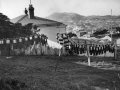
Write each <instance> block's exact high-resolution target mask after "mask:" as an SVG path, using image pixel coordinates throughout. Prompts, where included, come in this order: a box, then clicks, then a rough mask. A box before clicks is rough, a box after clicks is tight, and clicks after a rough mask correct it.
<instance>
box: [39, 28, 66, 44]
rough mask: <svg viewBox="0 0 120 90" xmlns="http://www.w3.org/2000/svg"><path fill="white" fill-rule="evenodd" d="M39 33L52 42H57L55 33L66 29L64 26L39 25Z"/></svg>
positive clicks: (63, 31)
mask: <svg viewBox="0 0 120 90" xmlns="http://www.w3.org/2000/svg"><path fill="white" fill-rule="evenodd" d="M40 29H41V30H40V34H45V35H46V36H47V37H48V39H49V40H52V41H54V42H57V39H56V35H57V33H59V32H60V33H65V32H66V29H65V27H60V28H57V27H41V28H40Z"/></svg>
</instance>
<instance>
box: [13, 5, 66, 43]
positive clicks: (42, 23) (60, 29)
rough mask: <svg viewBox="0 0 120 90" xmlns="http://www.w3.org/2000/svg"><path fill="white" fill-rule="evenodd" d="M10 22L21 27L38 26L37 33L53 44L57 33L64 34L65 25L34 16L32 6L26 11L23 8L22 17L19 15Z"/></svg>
mask: <svg viewBox="0 0 120 90" xmlns="http://www.w3.org/2000/svg"><path fill="white" fill-rule="evenodd" d="M28 12H29V14H28ZM11 22H13V23H21V24H22V25H26V24H28V23H33V24H34V25H36V26H38V28H40V32H39V33H40V34H44V35H46V36H47V37H48V39H49V40H52V41H54V42H57V40H56V35H57V33H66V25H65V24H63V23H61V22H57V21H54V20H50V19H46V18H41V17H37V16H35V15H34V7H33V6H32V4H30V5H29V8H28V11H27V9H26V8H25V14H24V15H20V16H18V17H16V18H13V19H11Z"/></svg>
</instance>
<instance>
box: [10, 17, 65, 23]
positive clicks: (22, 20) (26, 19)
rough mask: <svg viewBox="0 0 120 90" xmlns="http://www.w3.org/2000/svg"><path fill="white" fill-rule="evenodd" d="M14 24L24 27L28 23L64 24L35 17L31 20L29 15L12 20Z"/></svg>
mask: <svg viewBox="0 0 120 90" xmlns="http://www.w3.org/2000/svg"><path fill="white" fill-rule="evenodd" d="M10 21H11V22H13V23H21V24H22V25H26V24H28V23H33V24H35V25H60V24H63V23H62V22H57V21H54V20H50V19H45V18H41V17H37V16H35V17H34V19H30V18H29V16H28V15H20V16H18V17H16V18H13V19H11V20H10Z"/></svg>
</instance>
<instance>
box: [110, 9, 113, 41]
mask: <svg viewBox="0 0 120 90" xmlns="http://www.w3.org/2000/svg"><path fill="white" fill-rule="evenodd" d="M110 23H111V25H110V27H111V28H110V29H111V30H110V34H111V41H112V33H113V32H112V9H111V22H110Z"/></svg>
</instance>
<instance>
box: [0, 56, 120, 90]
mask: <svg viewBox="0 0 120 90" xmlns="http://www.w3.org/2000/svg"><path fill="white" fill-rule="evenodd" d="M56 66H57V67H56ZM119 74H120V62H119V61H116V60H114V59H113V58H112V57H91V66H88V65H87V58H86V57H84V56H62V57H61V58H60V57H58V56H14V57H12V58H6V57H4V56H2V57H0V77H1V81H0V84H2V83H4V84H7V85H6V87H7V86H8V87H9V89H2V88H5V87H4V86H3V87H2V86H1V85H0V90H120V77H119ZM5 80H6V82H5ZM7 80H8V81H10V80H11V81H12V80H14V81H15V80H16V81H19V82H20V83H23V86H25V87H22V86H21V87H20V88H17V89H13V88H12V87H11V86H10V84H11V82H9V84H8V82H7ZM3 81H4V82H3ZM19 86H20V85H19Z"/></svg>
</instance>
